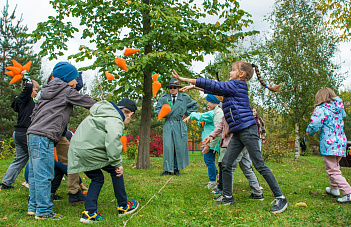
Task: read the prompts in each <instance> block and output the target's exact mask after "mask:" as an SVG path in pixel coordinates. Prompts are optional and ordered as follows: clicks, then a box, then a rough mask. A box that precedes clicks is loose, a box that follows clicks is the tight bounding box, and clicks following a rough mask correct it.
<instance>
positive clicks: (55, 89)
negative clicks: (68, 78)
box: [40, 78, 69, 100]
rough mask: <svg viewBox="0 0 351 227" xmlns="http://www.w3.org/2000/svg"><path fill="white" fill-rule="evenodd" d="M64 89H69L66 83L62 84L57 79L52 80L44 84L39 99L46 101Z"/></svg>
mask: <svg viewBox="0 0 351 227" xmlns="http://www.w3.org/2000/svg"><path fill="white" fill-rule="evenodd" d="M66 87H69V85H68V84H67V83H66V82H63V81H62V80H60V79H59V78H53V79H52V80H51V81H50V82H49V83H48V84H44V86H43V88H42V89H41V96H40V98H42V99H47V100H48V99H52V98H54V97H56V96H57V94H59V93H60V92H61V91H62V90H63V89H65V88H66Z"/></svg>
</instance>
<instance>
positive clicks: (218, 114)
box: [183, 94, 223, 189]
mask: <svg viewBox="0 0 351 227" xmlns="http://www.w3.org/2000/svg"><path fill="white" fill-rule="evenodd" d="M206 101H207V109H208V110H209V111H207V112H205V113H196V112H192V113H191V114H190V116H188V117H187V118H185V119H184V120H183V122H188V121H189V119H192V120H196V121H200V122H201V121H204V122H205V125H204V128H203V129H202V132H201V139H202V140H203V139H205V138H206V137H207V136H208V134H210V132H212V131H213V129H214V128H215V126H216V125H218V123H219V122H220V121H221V118H222V117H223V111H222V109H221V108H220V107H219V106H218V104H219V103H220V101H219V100H218V98H217V97H216V96H214V95H211V94H208V95H207V96H206ZM219 148H220V147H219V146H218V143H215V144H212V145H211V147H210V150H209V152H207V153H206V154H204V161H205V163H206V166H207V169H208V178H209V180H210V181H209V182H208V184H207V188H208V189H215V188H216V186H217V183H216V176H217V174H218V170H217V168H216V164H215V159H216V152H219Z"/></svg>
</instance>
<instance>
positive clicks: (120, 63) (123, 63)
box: [115, 58, 128, 71]
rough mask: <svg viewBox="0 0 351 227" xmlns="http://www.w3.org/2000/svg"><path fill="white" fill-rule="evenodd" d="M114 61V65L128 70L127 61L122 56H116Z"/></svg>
mask: <svg viewBox="0 0 351 227" xmlns="http://www.w3.org/2000/svg"><path fill="white" fill-rule="evenodd" d="M115 63H116V65H118V67H120V68H121V69H123V70H124V71H128V67H127V63H126V61H125V60H124V59H123V58H116V59H115Z"/></svg>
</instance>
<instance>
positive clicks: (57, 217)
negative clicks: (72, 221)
mask: <svg viewBox="0 0 351 227" xmlns="http://www.w3.org/2000/svg"><path fill="white" fill-rule="evenodd" d="M62 218H63V216H62V215H61V214H56V213H54V212H51V213H50V214H47V215H43V216H37V215H35V219H37V220H40V219H52V220H61V219H62Z"/></svg>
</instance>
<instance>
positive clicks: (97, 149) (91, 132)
mask: <svg viewBox="0 0 351 227" xmlns="http://www.w3.org/2000/svg"><path fill="white" fill-rule="evenodd" d="M136 110H137V107H136V105H135V103H134V102H133V101H132V100H130V99H122V100H121V101H119V102H118V103H117V106H116V105H115V104H114V103H113V102H108V101H100V102H98V103H96V104H95V105H94V106H92V107H91V109H90V115H89V116H88V117H87V118H85V119H84V120H83V121H82V123H80V125H79V126H78V128H77V131H76V132H75V134H74V136H73V137H72V140H71V143H70V147H69V151H68V173H69V174H71V173H79V172H85V174H86V175H87V176H88V177H89V178H90V179H91V183H90V185H89V191H88V193H87V199H86V202H85V211H83V216H82V218H81V219H80V222H82V223H93V222H96V221H102V220H103V219H105V217H103V216H101V215H100V214H99V212H98V211H97V200H98V198H99V194H100V190H101V188H102V186H103V184H104V174H103V173H102V171H101V169H103V170H105V171H106V172H108V173H109V174H110V175H111V178H112V184H113V190H114V192H115V197H116V199H117V202H118V206H119V207H118V212H119V214H118V216H124V215H126V214H130V213H133V212H134V211H135V210H136V209H137V208H138V206H139V203H138V202H137V201H135V200H132V201H127V194H126V191H125V188H124V180H123V167H122V157H121V152H122V147H123V146H122V143H121V141H120V138H121V136H122V132H123V129H124V125H126V124H128V123H129V121H130V119H131V117H132V116H133V114H134V113H135V111H136Z"/></svg>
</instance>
